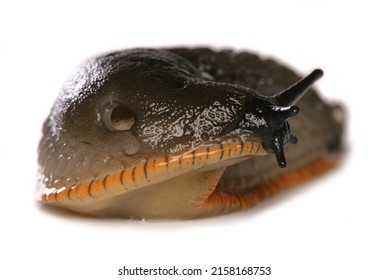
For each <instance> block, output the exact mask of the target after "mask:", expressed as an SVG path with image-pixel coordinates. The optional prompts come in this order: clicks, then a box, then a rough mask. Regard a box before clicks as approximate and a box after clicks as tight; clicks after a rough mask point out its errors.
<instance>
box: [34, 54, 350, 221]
mask: <svg viewBox="0 0 388 280" xmlns="http://www.w3.org/2000/svg"><path fill="white" fill-rule="evenodd" d="M299 78H300V77H298V76H297V75H296V74H295V73H294V72H293V71H291V70H289V69H288V68H286V67H285V66H282V65H279V64H278V63H276V62H274V61H272V60H267V59H265V60H263V59H261V58H259V57H258V56H257V55H255V54H251V53H247V52H233V51H231V50H223V51H213V50H210V49H207V48H196V49H186V48H176V49H166V50H143V49H137V50H127V51H122V52H116V53H111V54H107V55H104V56H101V57H97V58H94V59H91V60H89V61H87V62H85V63H84V64H83V65H81V67H80V68H78V70H77V71H76V72H75V73H74V74H73V75H72V76H71V77H70V79H69V80H68V81H67V82H66V84H65V85H64V87H63V90H62V91H61V93H60V95H59V97H58V99H57V101H56V102H55V104H54V106H53V109H52V111H51V113H50V116H49V117H48V119H47V120H46V122H45V124H44V126H43V137H42V140H41V142H40V145H39V167H40V168H39V174H40V176H39V182H38V200H40V201H42V202H44V203H47V204H50V205H56V206H60V207H64V208H68V209H71V210H73V211H77V212H80V213H84V214H87V215H97V216H116V217H117V216H119V217H126V218H151V219H161V218H184V219H186V218H196V217H202V216H211V215H216V214H220V213H227V212H231V211H236V210H239V209H241V208H245V207H249V206H252V205H254V204H255V203H256V202H258V201H260V200H261V199H262V198H264V197H261V196H260V195H258V194H257V193H256V194H255V192H256V191H257V190H260V188H263V190H264V192H265V188H266V185H268V183H269V182H274V181H276V178H281V177H282V176H284V175H285V174H289V173H292V172H298V170H301V169H303V168H304V167H305V166H309V165H310V164H311V163H314V162H316V161H317V160H320V159H322V158H323V157H326V155H328V154H329V153H333V152H337V151H339V150H340V146H341V135H342V129H343V118H342V115H343V114H342V109H341V108H340V107H339V106H330V105H328V104H326V103H324V102H323V101H322V100H321V98H320V97H319V96H318V95H317V93H316V92H315V91H314V90H309V92H308V93H307V94H306V95H305V96H304V97H303V98H302V99H301V100H300V101H299V102H298V103H297V106H298V107H299V108H300V109H301V111H302V113H301V114H300V115H299V116H297V117H294V118H290V119H289V123H290V126H291V129H292V134H293V135H296V136H297V137H298V138H299V143H298V144H296V145H288V146H287V147H286V157H287V162H288V166H287V168H279V167H278V162H277V160H276V158H275V157H274V156H273V155H267V156H263V155H265V154H267V153H268V152H270V151H268V150H267V149H263V139H264V138H263V137H264V135H263V134H261V132H260V131H261V130H260V129H251V128H250V127H251V126H253V124H254V125H257V126H258V127H260V126H261V123H260V122H263V121H264V119H263V118H256V119H252V118H248V117H247V116H248V115H249V116H250V117H251V116H252V114H247V113H249V110H248V109H247V108H248V107H249V108H250V107H252V104H255V106H256V105H257V106H258V107H260V106H262V107H263V108H267V107H271V108H272V107H273V106H275V107H276V106H277V104H275V103H276V102H275V103H274V101H273V99H271V98H265V97H261V96H273V95H274V94H276V93H278V92H281V91H282V90H284V89H285V88H288V87H289V86H290V85H291V84H293V83H295V82H296V81H297V80H299ZM257 106H256V107H257ZM112 108H120V110H119V111H116V113H117V112H118V113H117V114H118V118H119V120H123V119H124V121H125V122H124V127H121V126H120V127H119V129H116V128H117V127H113V128H112V123H111V121H112V120H111V119H110V118H111V116H112V115H113V114H114V113H112V112H113V111H112ZM260 108H261V107H260ZM258 111H261V109H260V110H258ZM107 112H108V113H107ZM264 123H265V121H264ZM267 123H268V121H267ZM285 123H286V122H285ZM113 126H114V125H113ZM287 126H288V125H285V127H287ZM258 131H259V132H258ZM287 136H288V132H287ZM288 140H289V139H288V138H287V137H286V138H285V144H286V142H288ZM229 143H233V145H234V146H233V147H238V148H239V147H241V151H240V154H241V156H234V155H233V152H231V151H228V150H227V149H226V147H229V146H230V147H232V146H231V145H229ZM236 143H237V144H236ZM252 143H254V144H252ZM244 144H245V146H244ZM250 145H251V146H250ZM248 146H249V147H256V146H257V147H258V148H257V151H256V150H255V153H254V152H253V148H251V149H250V150H249V151H247V152H246V153H245V150H244V147H248ZM209 147H210V148H209ZM213 148H214V153H213V154H211V153H210V152H209V151H210V150H212V149H213ZM236 149H237V148H236ZM243 150H244V152H243ZM200 151H201V152H203V153H202V154H203V155H204V156H203V157H201V156H197V155H200V154H201V153H200ZM227 152H229V154H228V155H226V153H227ZM190 153H192V159H190V164H191V166H190V167H187V166H186V165H185V166H184V163H185V162H186V161H187V160H185V159H182V158H180V159H179V164H177V168H176V169H172V168H171V166H172V164H171V163H173V162H174V161H173V160H172V159H173V158H174V157H177V158H179V157H181V156H182V155H187V154H190ZM213 155H217V156H219V160H218V158H217V160H214V159H213V158H212V156H213ZM155 162H157V163H161V164H159V165H158V164H155ZM187 162H188V161H187ZM151 163H152V164H151ZM150 165H153V166H152V168H151V167H150ZM158 166H162V167H163V168H165V169H163V170H165V171H163V170H162V169H161V168H162V167H161V168H159V167H158ZM140 169H141V170H142V171H141V172H142V173H139V170H140ZM161 170H162V171H161ZM127 177H128V178H129V179H128V180H127ZM292 183H294V182H290V184H292ZM241 193H244V195H245V197H246V196H247V195H248V196H249V195H251V196H252V199H251V198H249V199H248V200H249V201H250V202H249V203H246V199H245V198H244V199H242V198H241V197H239V194H241ZM214 194H222V197H224V198H225V197H226V199H218V198H217V200H214V199H213V200H212V199H210V198H211V197H214ZM212 195H213V196H212ZM231 197H232V198H233V199H232V198H231ZM236 197H237V199H236ZM236 201H237V202H236Z"/></svg>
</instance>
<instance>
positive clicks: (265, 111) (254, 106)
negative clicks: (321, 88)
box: [239, 69, 323, 168]
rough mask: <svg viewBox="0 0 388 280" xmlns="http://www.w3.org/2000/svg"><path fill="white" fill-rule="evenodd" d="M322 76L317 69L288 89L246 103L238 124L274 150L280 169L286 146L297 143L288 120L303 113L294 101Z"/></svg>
mask: <svg viewBox="0 0 388 280" xmlns="http://www.w3.org/2000/svg"><path fill="white" fill-rule="evenodd" d="M322 75H323V71H322V70H320V69H315V70H314V71H313V72H311V73H310V74H309V75H308V76H306V77H305V78H303V79H302V80H300V81H298V82H296V83H295V84H293V85H292V86H290V87H289V88H287V89H286V90H284V91H282V92H280V93H278V94H275V95H274V96H272V97H269V98H265V97H261V98H258V97H255V98H253V99H252V100H250V101H249V102H248V104H247V111H246V113H245V117H244V118H243V119H242V120H241V121H240V123H239V126H240V127H241V128H244V129H247V130H250V131H253V132H254V133H256V134H257V135H259V136H260V138H261V139H262V141H263V147H264V149H265V150H266V151H267V152H269V153H274V155H275V157H276V159H277V162H278V165H279V167H281V168H284V167H286V166H287V161H286V157H285V155H284V146H285V145H286V144H287V143H288V142H290V143H292V144H296V143H297V142H298V138H297V137H296V136H295V135H293V134H291V130H290V125H289V123H288V118H290V117H295V116H297V115H298V114H299V112H300V109H299V107H297V106H294V104H295V103H296V102H297V101H298V100H299V99H300V98H301V97H302V96H303V95H304V94H305V93H306V92H307V90H308V89H309V88H310V87H311V85H312V84H313V83H314V82H315V81H317V80H318V79H319V78H321V77H322Z"/></svg>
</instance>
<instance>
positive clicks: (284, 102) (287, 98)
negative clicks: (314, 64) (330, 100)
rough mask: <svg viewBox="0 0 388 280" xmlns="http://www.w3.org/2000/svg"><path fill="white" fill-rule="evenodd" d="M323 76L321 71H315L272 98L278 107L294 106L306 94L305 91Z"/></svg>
mask: <svg viewBox="0 0 388 280" xmlns="http://www.w3.org/2000/svg"><path fill="white" fill-rule="evenodd" d="M322 76H323V71H322V70H321V69H315V70H314V71H312V72H311V73H310V74H309V75H307V76H306V77H304V78H303V79H301V80H299V81H298V82H296V83H295V84H293V85H291V86H290V87H289V88H287V89H285V90H283V91H282V92H280V93H278V94H275V95H274V96H273V98H274V100H275V101H276V103H277V104H278V105H279V106H282V107H289V106H292V105H294V104H295V103H296V102H298V100H299V99H300V98H301V97H302V96H303V95H304V94H305V93H306V92H307V90H308V89H309V88H310V87H311V86H312V85H313V84H314V82H316V81H317V80H319V79H320V78H321V77H322Z"/></svg>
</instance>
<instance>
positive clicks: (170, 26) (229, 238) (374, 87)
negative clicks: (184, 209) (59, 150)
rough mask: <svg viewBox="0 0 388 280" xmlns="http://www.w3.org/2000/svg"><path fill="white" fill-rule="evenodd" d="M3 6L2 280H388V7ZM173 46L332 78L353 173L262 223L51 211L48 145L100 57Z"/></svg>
mask: <svg viewBox="0 0 388 280" xmlns="http://www.w3.org/2000/svg"><path fill="white" fill-rule="evenodd" d="M5 2H6V1H3V2H1V4H0V36H1V37H0V71H1V72H0V91H1V93H0V94H1V99H0V102H1V103H0V114H1V115H0V133H1V137H0V141H1V142H0V143H1V145H0V172H1V173H0V176H1V177H0V178H1V183H0V188H1V190H0V197H1V200H0V215H1V216H0V224H1V230H0V234H1V237H0V245H1V247H0V256H1V259H2V260H1V261H0V278H1V279H124V278H128V279H170V277H154V278H152V277H145V276H143V277H140V276H138V277H131V278H129V277H128V276H127V277H123V276H118V275H117V270H118V269H119V268H121V267H122V266H123V265H125V266H126V267H132V268H133V267H136V266H142V267H144V268H155V267H159V266H162V267H166V268H168V267H172V266H173V265H176V266H177V267H180V268H202V269H208V270H209V272H210V271H211V267H212V266H271V267H272V275H271V276H267V277H258V276H256V277H253V276H251V277H242V276H240V277H236V276H235V277H227V276H209V275H208V276H201V277H200V276H197V277H175V278H174V279H198V280H200V279H260V278H262V279H265V278H266V279H388V270H387V268H386V267H387V260H388V229H387V216H388V203H387V197H388V191H387V189H388V184H387V180H386V174H387V173H386V172H387V171H386V170H387V162H386V161H387V158H386V157H387V155H388V153H387V149H386V147H387V132H386V130H387V127H386V122H385V120H387V115H386V114H387V113H388V112H387V110H386V108H387V105H386V104H387V95H388V92H387V82H386V79H387V76H388V73H387V65H388V59H387V58H388V56H387V50H388V43H387V26H388V20H387V13H386V11H387V8H385V7H386V6H385V4H384V3H383V2H384V1H381V4H379V2H377V1H358V2H357V1H348V2H347V3H346V1H333V3H335V4H329V3H327V2H328V1H320V2H318V1H283V2H281V1H265V2H271V4H268V3H267V4H264V3H259V1H243V0H240V1H225V0H224V1H202V0H196V1H186V2H185V1H167V0H164V1H142V2H141V3H138V2H135V1H133V2H130V1H113V0H111V1H104V2H102V1H90V2H87V1H70V0H68V1H62V2H59V1H47V2H43V1H12V4H9V3H8V4H6V3H5ZM8 2H11V1H8ZM263 2H264V1H263ZM289 2H290V3H289ZM291 2H292V3H291ZM171 45H172V46H174V45H184V46H188V45H190V46H195V45H208V46H215V47H233V48H235V49H248V50H252V51H255V52H259V53H261V54H262V55H265V56H273V57H277V58H278V59H280V60H281V61H284V62H287V64H289V65H292V66H293V67H294V68H295V69H296V70H297V71H298V72H299V73H303V74H305V73H307V72H309V71H310V70H312V69H313V68H315V67H321V68H322V69H324V71H325V76H324V78H323V79H322V80H320V81H319V83H318V88H319V90H320V91H321V92H322V93H323V95H324V96H325V97H326V98H327V99H329V100H338V101H341V102H342V103H343V104H345V106H346V109H347V116H348V125H347V147H348V152H347V154H346V156H345V158H344V160H343V162H342V165H341V167H340V168H339V169H338V170H337V171H335V172H333V173H331V174H329V175H327V176H325V177H323V178H320V179H318V180H316V181H314V182H312V183H309V184H306V185H304V186H302V187H299V188H296V189H294V190H292V191H289V192H287V193H285V194H283V195H281V196H278V197H277V198H274V199H271V200H269V201H266V202H264V203H262V204H261V205H259V206H257V207H255V208H254V209H252V210H249V211H246V212H240V213H236V214H232V215H228V216H223V217H216V218H211V219H205V220H195V221H167V222H138V221H128V220H99V219H91V218H84V217H79V216H72V215H64V214H61V213H56V212H52V211H47V210H44V209H42V208H41V207H40V206H39V205H38V204H37V203H35V201H34V199H33V196H34V189H35V176H36V161H37V152H36V150H37V144H38V141H39V137H40V129H41V125H42V122H43V120H44V119H45V117H46V116H47V115H48V113H49V110H50V107H51V105H52V103H53V101H54V99H55V98H56V96H57V93H58V91H59V89H60V87H61V85H62V83H63V81H64V79H65V78H66V77H67V76H68V74H69V73H70V72H71V71H72V70H73V69H74V68H75V67H76V66H77V65H78V64H79V63H80V62H81V61H82V60H84V59H85V58H87V57H90V56H92V55H95V54H98V53H101V52H106V51H110V50H116V49H122V48H129V47H139V46H171Z"/></svg>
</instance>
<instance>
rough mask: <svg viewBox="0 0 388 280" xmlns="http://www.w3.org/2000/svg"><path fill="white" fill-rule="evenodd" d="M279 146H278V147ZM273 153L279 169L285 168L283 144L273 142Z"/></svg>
mask: <svg viewBox="0 0 388 280" xmlns="http://www.w3.org/2000/svg"><path fill="white" fill-rule="evenodd" d="M279 144H280V145H279ZM272 150H273V153H274V154H275V157H276V160H277V162H278V166H279V167H280V168H285V167H286V166H287V161H286V156H285V155H284V149H283V143H279V142H276V141H275V142H274V145H273V148H272Z"/></svg>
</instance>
